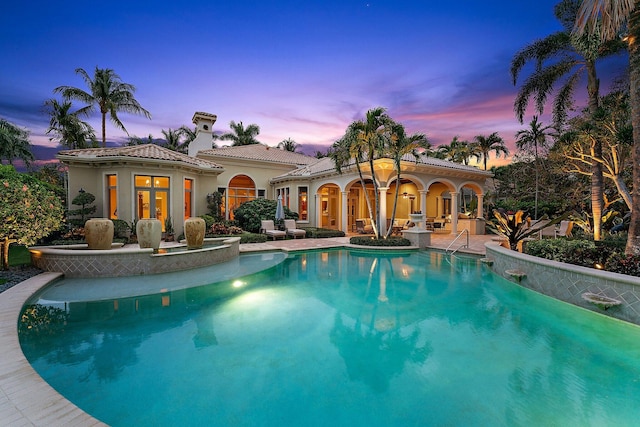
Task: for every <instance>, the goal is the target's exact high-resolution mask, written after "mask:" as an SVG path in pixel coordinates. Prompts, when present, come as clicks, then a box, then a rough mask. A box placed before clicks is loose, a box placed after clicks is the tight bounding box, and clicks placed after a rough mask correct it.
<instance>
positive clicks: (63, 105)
mask: <svg viewBox="0 0 640 427" xmlns="http://www.w3.org/2000/svg"><path fill="white" fill-rule="evenodd" d="M45 107H46V108H47V110H48V113H49V115H50V119H49V127H48V128H47V132H46V133H47V134H49V133H52V132H53V134H54V136H52V137H51V138H49V140H50V141H51V140H54V139H57V140H58V142H59V143H60V144H61V145H63V146H65V147H68V148H71V149H75V148H87V147H95V146H96V144H97V141H96V134H95V131H94V130H93V128H92V127H91V125H90V124H89V123H87V122H84V121H82V120H80V118H79V117H78V115H77V114H76V113H72V112H71V111H70V110H71V101H69V100H65V101H62V102H59V101H58V100H57V99H49V100H47V101H45Z"/></svg>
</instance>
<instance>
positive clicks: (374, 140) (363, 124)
mask: <svg viewBox="0 0 640 427" xmlns="http://www.w3.org/2000/svg"><path fill="white" fill-rule="evenodd" d="M393 124H394V122H393V120H391V117H389V115H388V114H387V112H386V109H384V108H382V107H376V108H373V109H371V110H369V111H367V113H366V115H365V120H359V121H356V122H354V123H353V128H354V130H355V137H356V143H355V144H356V146H360V147H362V149H363V150H364V154H365V159H366V161H367V162H368V163H369V170H370V171H371V175H372V178H373V179H372V181H373V197H374V201H375V203H374V206H375V208H374V210H375V218H372V223H373V229H374V234H375V237H376V239H377V238H378V237H380V228H379V227H380V193H379V183H378V180H377V179H376V177H375V172H374V171H375V168H374V162H375V160H376V159H377V158H379V157H381V156H383V155H384V154H385V146H386V143H387V142H388V138H389V131H390V128H391V126H392V125H393ZM365 194H366V192H365Z"/></svg>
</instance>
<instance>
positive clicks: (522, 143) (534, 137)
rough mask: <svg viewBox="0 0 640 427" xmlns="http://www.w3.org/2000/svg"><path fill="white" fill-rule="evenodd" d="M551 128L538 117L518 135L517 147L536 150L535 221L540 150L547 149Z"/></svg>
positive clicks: (536, 215)
mask: <svg viewBox="0 0 640 427" xmlns="http://www.w3.org/2000/svg"><path fill="white" fill-rule="evenodd" d="M550 129H551V126H543V125H542V122H538V116H533V120H531V123H529V129H522V130H519V131H518V132H517V133H516V146H517V147H518V148H519V149H521V150H522V149H527V150H528V149H532V148H533V150H534V158H535V170H536V195H535V204H534V206H535V207H534V214H533V217H534V219H538V181H539V170H538V169H539V167H538V148H545V147H546V146H547V137H548V135H549V131H550Z"/></svg>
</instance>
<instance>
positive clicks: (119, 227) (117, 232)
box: [111, 219, 136, 239]
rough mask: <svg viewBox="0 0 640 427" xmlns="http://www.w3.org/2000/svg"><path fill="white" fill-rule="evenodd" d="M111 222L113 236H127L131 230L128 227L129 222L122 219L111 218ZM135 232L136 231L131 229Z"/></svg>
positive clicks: (123, 237)
mask: <svg viewBox="0 0 640 427" xmlns="http://www.w3.org/2000/svg"><path fill="white" fill-rule="evenodd" d="M111 221H112V222H113V236H114V237H117V238H121V239H126V238H128V237H129V233H131V230H130V229H129V223H128V222H127V221H125V220H123V219H112V220H111ZM133 232H134V233H135V232H136V231H135V230H133Z"/></svg>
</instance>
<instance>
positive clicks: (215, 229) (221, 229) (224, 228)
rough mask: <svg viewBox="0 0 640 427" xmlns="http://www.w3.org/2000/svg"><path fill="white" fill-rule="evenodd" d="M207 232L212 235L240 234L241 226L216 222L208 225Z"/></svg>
mask: <svg viewBox="0 0 640 427" xmlns="http://www.w3.org/2000/svg"><path fill="white" fill-rule="evenodd" d="M209 233H210V234H213V235H214V236H220V235H234V234H242V228H240V227H236V226H235V225H227V224H224V223H222V222H216V223H215V224H213V225H212V226H211V227H209Z"/></svg>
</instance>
